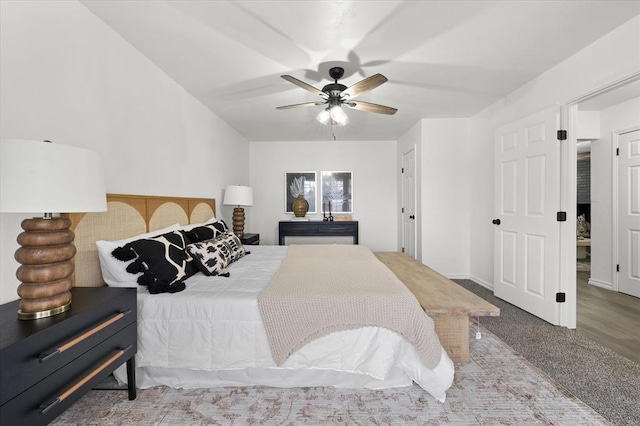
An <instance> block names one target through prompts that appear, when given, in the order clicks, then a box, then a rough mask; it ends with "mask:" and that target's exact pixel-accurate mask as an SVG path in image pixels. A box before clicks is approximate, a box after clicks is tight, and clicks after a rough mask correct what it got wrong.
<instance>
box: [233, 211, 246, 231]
mask: <svg viewBox="0 0 640 426" xmlns="http://www.w3.org/2000/svg"><path fill="white" fill-rule="evenodd" d="M233 233H234V234H236V235H237V236H238V237H239V238H242V237H243V236H244V208H242V207H235V208H234V209H233Z"/></svg>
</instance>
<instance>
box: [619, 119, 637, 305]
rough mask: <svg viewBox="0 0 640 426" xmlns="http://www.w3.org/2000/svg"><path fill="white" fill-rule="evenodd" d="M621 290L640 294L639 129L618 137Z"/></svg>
mask: <svg viewBox="0 0 640 426" xmlns="http://www.w3.org/2000/svg"><path fill="white" fill-rule="evenodd" d="M618 149H619V154H618V203H619V205H618V264H619V265H620V271H619V273H618V291H620V292H622V293H626V294H630V295H632V296H636V297H640V130H635V131H633V132H629V133H623V134H621V135H620V137H619V138H618Z"/></svg>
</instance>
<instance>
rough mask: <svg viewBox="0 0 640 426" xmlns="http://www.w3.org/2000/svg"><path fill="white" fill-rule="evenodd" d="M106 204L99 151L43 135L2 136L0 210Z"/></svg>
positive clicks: (65, 209)
mask: <svg viewBox="0 0 640 426" xmlns="http://www.w3.org/2000/svg"><path fill="white" fill-rule="evenodd" d="M106 210H107V198H106V189H105V182H104V172H103V169H102V161H101V159H100V156H99V155H98V153H96V152H93V151H89V150H87V149H82V148H77V147H72V146H67V145H59V144H55V143H50V142H43V141H31V140H17V139H11V140H9V139H7V140H2V141H0V212H3V213H76V212H100V211H106Z"/></svg>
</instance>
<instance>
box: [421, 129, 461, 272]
mask: <svg viewBox="0 0 640 426" xmlns="http://www.w3.org/2000/svg"><path fill="white" fill-rule="evenodd" d="M468 122H469V120H468V119H466V118H441V119H423V120H422V153H421V160H420V162H421V166H420V169H421V210H422V217H421V223H422V258H421V260H422V262H423V263H424V264H426V265H429V267H431V268H433V269H435V270H436V271H438V272H440V273H441V274H443V275H445V276H447V277H449V278H468V277H469V219H470V215H471V209H472V208H471V206H470V205H469V198H470V193H469V187H470V180H471V178H472V176H471V175H470V173H469V170H470V169H469V149H468V144H469V134H468Z"/></svg>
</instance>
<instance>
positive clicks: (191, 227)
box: [178, 216, 218, 231]
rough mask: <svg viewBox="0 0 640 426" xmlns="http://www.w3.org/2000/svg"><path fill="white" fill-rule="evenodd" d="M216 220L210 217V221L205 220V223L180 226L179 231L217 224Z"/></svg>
mask: <svg viewBox="0 0 640 426" xmlns="http://www.w3.org/2000/svg"><path fill="white" fill-rule="evenodd" d="M217 221H218V219H216V218H215V216H214V217H212V218H211V219H209V220H207V221H206V222H202V223H190V224H189V225H182V226H180V228H178V229H180V230H181V231H191V230H192V229H193V228H195V227H196V226H203V225H207V224H209V223H213V222H217Z"/></svg>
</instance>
